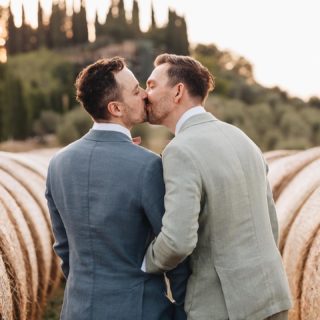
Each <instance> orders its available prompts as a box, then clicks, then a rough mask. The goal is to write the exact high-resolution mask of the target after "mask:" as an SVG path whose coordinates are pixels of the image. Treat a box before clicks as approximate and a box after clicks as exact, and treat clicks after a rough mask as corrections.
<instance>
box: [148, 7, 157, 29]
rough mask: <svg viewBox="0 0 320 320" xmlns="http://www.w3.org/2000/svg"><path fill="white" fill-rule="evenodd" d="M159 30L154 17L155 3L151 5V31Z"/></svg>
mask: <svg viewBox="0 0 320 320" xmlns="http://www.w3.org/2000/svg"><path fill="white" fill-rule="evenodd" d="M155 30H157V24H156V19H155V17H154V9H153V2H152V4H151V26H150V31H151V32H152V31H155Z"/></svg>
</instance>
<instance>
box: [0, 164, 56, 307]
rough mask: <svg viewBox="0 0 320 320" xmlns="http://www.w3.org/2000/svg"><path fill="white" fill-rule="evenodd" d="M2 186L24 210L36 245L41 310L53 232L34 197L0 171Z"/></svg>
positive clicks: (48, 277)
mask: <svg viewBox="0 0 320 320" xmlns="http://www.w3.org/2000/svg"><path fill="white" fill-rule="evenodd" d="M0 184H1V185H2V186H3V187H4V188H5V189H6V190H7V191H8V192H9V193H10V195H11V196H12V197H13V198H14V199H15V201H16V202H17V204H18V205H19V207H20V208H21V210H22V213H23V215H24V217H25V219H26V221H27V223H28V225H29V228H30V231H31V234H32V238H33V241H34V244H35V249H36V255H37V261H38V272H39V274H40V276H39V279H40V281H39V289H38V297H39V308H40V309H41V308H43V306H44V304H45V300H46V293H47V289H48V285H49V280H50V272H51V264H52V255H53V253H52V247H51V245H52V241H51V236H52V235H51V230H50V229H49V228H48V225H47V222H46V220H45V218H44V216H43V214H42V212H41V209H40V207H39V206H38V205H37V203H36V202H35V200H34V199H33V197H32V196H31V195H30V194H29V193H28V192H27V190H26V189H25V188H24V187H23V186H22V185H21V184H20V183H19V182H18V181H16V180H15V179H14V178H12V177H11V176H10V175H9V174H8V173H6V172H5V171H3V170H2V169H0Z"/></svg>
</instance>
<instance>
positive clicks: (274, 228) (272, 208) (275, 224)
mask: <svg viewBox="0 0 320 320" xmlns="http://www.w3.org/2000/svg"><path fill="white" fill-rule="evenodd" d="M268 171H269V167H268V164H267V163H266V172H267V175H268ZM266 181H267V201H268V209H269V217H270V223H271V227H272V233H273V237H274V240H275V242H276V244H277V245H278V241H279V227H278V219H277V212H276V207H275V204H274V200H273V195H272V190H271V187H270V183H269V180H268V178H266Z"/></svg>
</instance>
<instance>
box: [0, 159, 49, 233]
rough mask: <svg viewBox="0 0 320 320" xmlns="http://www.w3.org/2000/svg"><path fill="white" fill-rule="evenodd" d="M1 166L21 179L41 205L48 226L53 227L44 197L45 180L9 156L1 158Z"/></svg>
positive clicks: (22, 183)
mask: <svg viewBox="0 0 320 320" xmlns="http://www.w3.org/2000/svg"><path fill="white" fill-rule="evenodd" d="M0 168H1V169H2V170H4V171H6V172H7V173H9V174H10V175H11V176H12V177H13V178H14V179H16V180H17V181H19V183H21V185H23V186H24V187H25V188H26V190H27V191H28V192H29V193H30V194H31V195H32V197H33V198H34V199H35V201H36V202H37V203H38V205H39V206H40V208H41V210H42V212H43V216H44V217H45V219H46V222H47V224H48V227H49V228H50V227H51V223H50V217H49V212H48V207H47V202H46V200H45V197H44V191H45V180H44V178H43V177H40V176H39V175H37V174H36V173H35V172H33V171H32V170H30V169H27V168H25V167H23V166H22V165H21V164H19V163H17V162H15V161H14V160H11V159H8V158H1V161H0Z"/></svg>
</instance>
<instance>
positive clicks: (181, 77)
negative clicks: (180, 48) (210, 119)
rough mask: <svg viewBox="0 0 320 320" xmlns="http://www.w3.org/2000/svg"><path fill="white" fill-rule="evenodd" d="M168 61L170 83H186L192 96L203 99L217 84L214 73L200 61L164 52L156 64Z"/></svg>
mask: <svg viewBox="0 0 320 320" xmlns="http://www.w3.org/2000/svg"><path fill="white" fill-rule="evenodd" d="M164 63H168V64H169V65H170V67H169V69H168V78H169V83H168V84H169V85H170V86H174V85H176V84H177V83H179V82H182V83H183V84H185V86H186V87H187V89H188V92H189V94H190V96H192V97H200V98H201V100H202V101H204V100H205V99H206V97H207V96H208V93H209V91H212V90H213V89H214V86H215V81H214V77H213V75H212V74H211V73H210V72H209V70H208V69H207V68H206V67H204V66H203V65H202V64H201V63H200V62H199V61H197V60H195V59H193V58H191V57H189V56H180V55H175V54H169V53H164V54H161V55H159V56H158V57H157V58H156V59H155V61H154V65H155V66H156V67H157V66H159V65H161V64H164Z"/></svg>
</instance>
